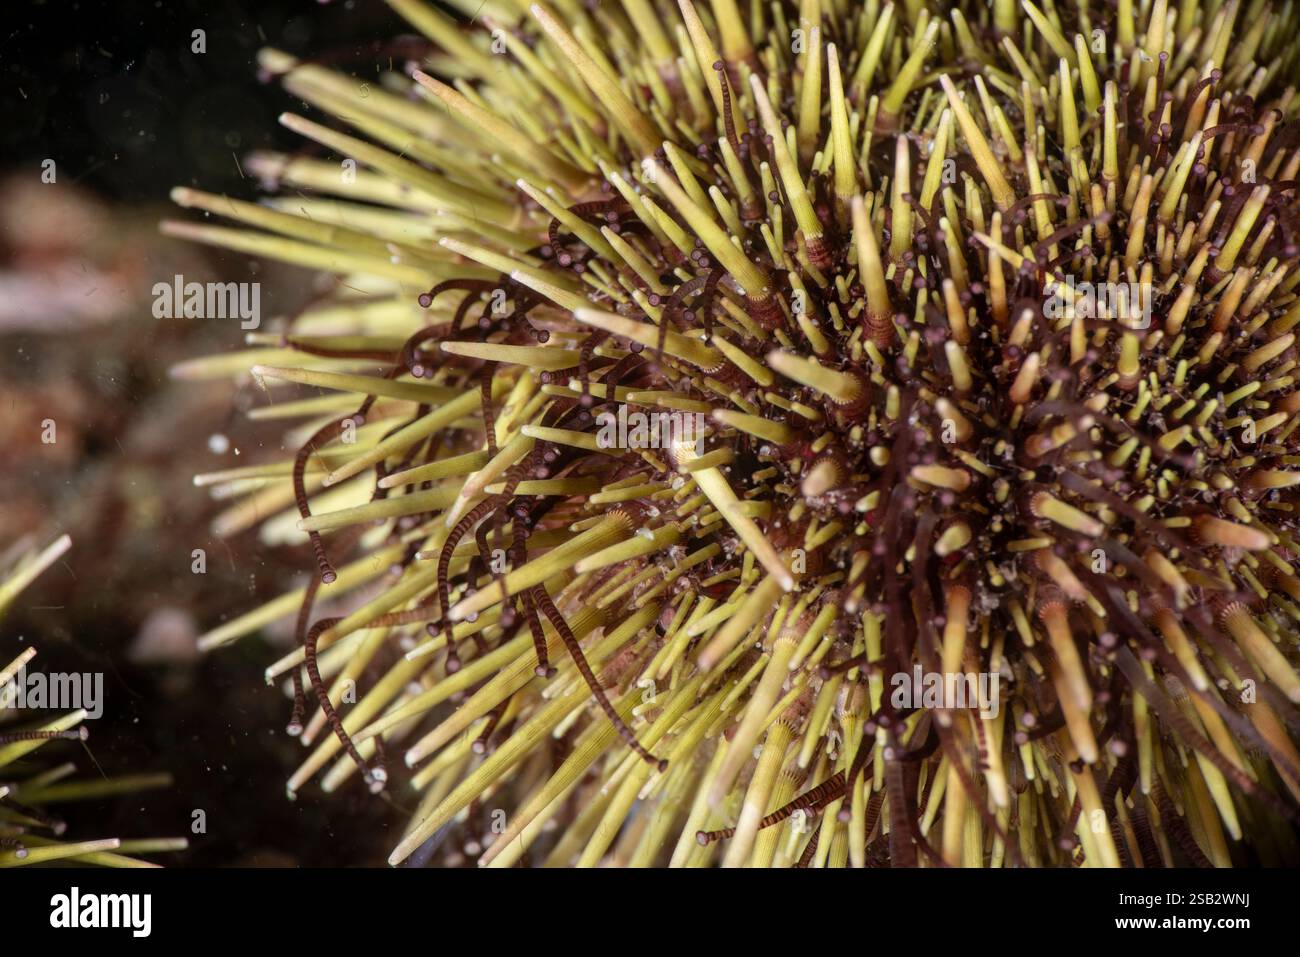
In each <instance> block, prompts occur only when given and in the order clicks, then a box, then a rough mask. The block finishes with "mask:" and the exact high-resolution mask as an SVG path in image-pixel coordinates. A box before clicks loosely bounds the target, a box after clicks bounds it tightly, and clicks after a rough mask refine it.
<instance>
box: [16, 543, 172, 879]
mask: <svg viewBox="0 0 1300 957" xmlns="http://www.w3.org/2000/svg"><path fill="white" fill-rule="evenodd" d="M71 546H72V541H71V539H69V538H68V536H66V535H64V536H61V537H60V538H59V539H57V540H56V541H55V542H53V543H52V544H51V545H49V546H48V547H47V548H45V549H43V550H41V551H40V552H36V551H34V550H33V551H30V552H26V551H24V552H23V553H22V554H19V555H16V556H15V555H11V556H5V557H0V568H3V571H4V577H3V578H0V616H3V615H4V613H5V611H6V609H7V608H8V607H9V606H10V605H11V604H12V603H13V601H14V599H15V598H17V596H18V595H19V593H20V592H22V590H23V589H24V588H26V587H27V586H28V585H30V584H31V583H32V581H34V580H35V579H36V577H37V576H38V575H40V574H41V573H42V572H43V571H44V570H45V569H47V568H48V567H49V566H50V565H52V564H54V563H55V562H56V561H58V560H59V558H60V557H61V556H62V555H63V554H64V553H65V552H67V550H68V549H69V548H70V547H71ZM6 558H7V559H12V567H3V566H5V565H8V564H9V561H7V560H5V559H6ZM4 657H6V658H7V657H8V656H7V655H6V656H4ZM35 657H36V648H35V647H28V648H27V649H26V650H25V651H23V652H22V653H21V654H19V655H18V656H17V657H16V658H14V659H13V660H12V661H9V662H8V663H7V664H5V665H4V666H3V667H0V868H6V867H22V866H27V865H34V864H44V863H48V862H51V861H63V862H70V863H76V864H81V865H96V866H102V867H147V866H151V865H149V864H147V863H146V862H145V861H142V860H140V859H138V858H136V857H133V856H130V855H134V854H154V853H160V852H164V851H177V850H183V849H184V848H185V847H186V846H187V842H186V840H185V839H184V838H157V839H141V840H120V839H118V838H109V839H104V840H67V839H65V834H66V833H67V829H68V825H67V823H66V822H64V821H63V820H62V819H61V818H60V817H59V816H58V815H56V814H55V813H53V812H52V811H51V810H50V808H51V806H52V805H59V804H63V803H66V802H69V801H82V800H87V799H93V798H101V797H104V796H107V795H114V794H125V793H130V792H135V791H142V790H146V789H148V788H156V787H167V786H170V784H171V783H172V782H171V777H170V776H169V775H166V774H137V775H126V776H123V777H117V778H110V777H107V776H105V775H103V774H102V772H101V777H100V778H99V779H95V778H71V777H70V776H71V775H73V774H75V773H76V768H75V767H74V765H72V764H71V763H61V764H58V765H53V766H51V765H49V764H48V762H44V763H42V762H40V761H39V760H38V759H39V758H41V757H43V756H44V755H45V750H44V749H45V748H46V747H47V746H49V745H51V744H53V743H54V742H58V741H85V740H86V739H87V738H88V737H89V734H88V732H87V728H86V725H85V724H84V721H85V720H86V718H87V713H86V711H85V710H84V709H76V710H72V711H69V712H67V713H66V714H63V715H61V716H59V717H57V718H54V719H52V720H48V721H44V722H42V723H39V724H38V725H37V726H35V727H32V726H31V723H30V722H27V721H23V717H22V715H20V714H19V713H18V711H17V709H14V708H12V707H10V705H11V704H12V700H11V698H12V697H13V695H14V685H15V681H16V679H18V678H19V677H20V676H21V675H22V674H23V672H24V669H25V668H26V666H27V664H28V663H29V662H30V661H31V660H32V659H33V658H35ZM11 719H14V720H12V721H11Z"/></svg>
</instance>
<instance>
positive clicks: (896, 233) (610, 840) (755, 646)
mask: <svg viewBox="0 0 1300 957" xmlns="http://www.w3.org/2000/svg"><path fill="white" fill-rule="evenodd" d="M389 2H390V4H391V6H393V7H394V8H395V9H396V10H397V11H398V12H400V13H401V14H402V15H403V16H405V17H406V18H407V19H408V20H410V22H411V23H413V24H414V25H415V26H416V27H417V28H418V29H419V30H420V31H421V32H422V33H424V34H425V35H426V36H427V37H428V39H429V40H430V41H432V47H431V52H429V53H428V56H427V57H426V58H425V59H424V61H423V62H422V63H421V64H420V68H419V69H416V68H414V67H412V69H411V70H410V71H409V73H410V76H409V78H408V77H406V76H402V75H398V74H396V73H394V72H393V71H392V67H391V65H390V66H389V68H388V69H387V70H384V69H382V68H381V69H380V70H379V73H378V79H374V78H369V79H365V80H362V79H358V78H354V77H350V76H346V75H343V74H340V73H336V72H332V71H330V70H328V69H326V68H324V67H322V66H319V65H314V64H312V63H309V62H297V61H295V60H294V59H293V58H291V57H289V56H287V55H286V54H283V53H279V52H275V51H267V52H265V53H264V54H263V57H262V65H263V67H264V68H265V70H266V71H267V72H268V73H271V74H277V75H280V76H282V78H283V81H284V83H285V85H286V87H287V88H288V89H289V91H290V92H291V93H293V94H294V95H295V96H297V97H299V98H301V99H302V100H304V101H306V102H307V103H308V104H310V105H312V106H314V107H316V108H318V109H320V110H321V111H322V112H323V113H325V114H326V115H327V116H329V117H334V118H336V119H337V120H338V121H339V122H340V123H341V124H343V125H345V126H349V127H352V128H353V129H354V130H355V131H357V132H358V133H359V134H360V137H358V136H354V135H352V134H351V133H345V132H341V131H339V130H337V129H334V128H332V127H329V126H326V125H322V124H321V123H319V122H316V121H313V120H309V119H306V118H304V117H302V116H299V115H296V114H286V115H285V116H283V117H282V122H283V123H284V125H285V126H287V127H288V128H290V129H291V130H293V131H295V132H297V133H299V134H301V135H303V136H304V137H306V138H308V139H310V140H312V141H314V142H315V143H316V144H318V145H319V146H320V147H323V148H324V149H325V150H327V151H330V152H332V153H334V154H335V156H336V158H335V159H332V160H331V159H325V158H307V157H304V156H282V155H259V156H255V157H253V158H251V159H250V160H249V161H248V162H247V163H246V167H247V168H251V169H252V170H254V171H255V172H256V174H257V175H259V176H260V177H261V178H262V179H263V180H265V181H267V183H268V184H270V185H272V186H278V187H280V195H279V196H278V198H272V199H269V200H267V201H266V202H265V203H263V204H250V203H247V202H241V201H238V200H234V199H230V198H227V197H223V196H214V195H209V194H204V193H201V192H198V191H196V190H193V189H178V190H176V192H175V194H174V196H175V199H176V200H177V201H178V202H179V203H180V204H181V205H183V206H186V207H189V208H194V209H199V210H204V211H206V212H209V213H213V214H216V215H219V216H224V217H227V218H230V219H233V220H235V221H237V222H241V223H244V224H246V225H248V226H253V227H257V231H252V230H245V229H232V228H228V227H219V226H214V225H208V224H195V223H188V222H173V223H168V224H167V225H166V227H165V228H166V230H167V231H168V232H170V233H172V234H174V235H178V236H183V237H186V238H189V239H193V240H197V241H200V242H208V243H215V244H219V245H224V246H228V247H231V248H234V249H238V250H241V251H245V252H248V253H251V254H253V255H256V256H269V257H274V258H278V259H282V260H285V261H288V262H292V263H297V264H299V265H303V266H306V267H310V268H314V269H323V270H327V271H329V272H333V273H336V274H338V275H340V276H342V277H343V278H342V280H341V281H340V282H339V283H338V285H337V287H336V289H335V291H334V293H333V294H332V295H331V297H330V298H329V300H328V301H327V302H325V303H317V304H315V305H314V306H313V307H312V308H310V309H309V310H307V311H306V312H305V313H304V314H302V315H300V316H297V317H295V318H293V319H292V320H291V321H289V322H286V323H284V324H283V325H282V327H281V328H279V329H277V330H276V331H273V332H264V333H256V334H254V335H252V336H250V337H249V338H250V345H251V346H252V347H253V348H252V349H250V350H249V351H245V352H242V353H236V354H232V355H229V356H223V357H219V358H212V359H204V360H195V361H194V362H192V363H188V364H187V365H185V366H184V367H182V368H181V369H180V370H178V372H179V374H180V375H183V376H191V377H200V376H215V375H229V374H230V373H232V372H236V373H242V372H244V371H246V370H249V369H251V371H252V374H253V375H254V376H255V377H256V378H257V379H258V380H259V381H261V382H262V383H263V385H265V386H266V387H267V388H268V390H269V389H270V387H271V386H272V385H273V384H276V383H283V382H287V383H298V384H300V385H303V386H309V387H314V388H318V389H324V390H327V392H328V394H327V395H324V396H320V397H314V398H294V399H289V400H287V401H284V402H281V403H278V404H275V405H271V406H269V407H268V408H266V409H263V410H259V415H261V416H265V417H281V416H283V417H286V418H288V417H296V418H301V419H304V420H305V422H306V424H305V425H303V426H302V427H301V428H300V429H297V430H295V431H294V432H293V433H291V434H290V436H289V440H288V442H287V443H286V444H287V447H288V448H290V449H293V450H296V454H294V455H292V456H290V457H289V458H285V459H283V460H281V461H278V462H267V463H265V464H261V465H253V466H246V467H243V468H240V469H236V470H231V471H227V472H222V473H217V474H214V475H209V476H204V477H200V481H201V482H204V483H207V484H214V485H216V486H217V487H218V488H219V489H221V490H222V491H224V492H226V493H229V494H233V495H238V496H239V498H238V500H237V501H236V502H235V503H234V504H233V505H232V506H231V508H230V510H229V511H228V512H227V513H226V514H225V515H224V516H223V517H222V519H221V522H220V528H221V530H223V531H227V532H229V531H235V530H238V529H240V528H243V527H247V526H248V525H250V524H253V523H254V522H255V521H257V520H259V519H261V518H262V517H263V516H265V515H267V514H268V513H275V512H281V511H282V512H283V514H281V515H280V516H279V517H275V518H271V519H269V520H268V524H267V525H264V528H270V529H273V530H274V531H273V534H275V535H277V536H280V539H279V540H283V535H284V534H285V532H286V530H289V531H291V529H289V523H290V522H291V521H292V520H298V525H299V527H300V528H301V529H302V530H303V531H305V532H306V533H307V535H308V537H309V539H310V543H311V545H312V547H313V551H314V555H315V566H316V567H315V571H314V573H313V577H312V579H311V581H310V583H309V584H308V585H307V586H306V587H305V588H303V589H300V590H298V591H296V592H293V593H290V594H288V595H285V596H284V597H282V598H280V599H277V600H276V601H274V602H272V603H271V604H269V605H267V606H265V607H263V608H261V609H258V610H256V611H253V612H249V613H247V614H245V615H243V616H241V617H239V618H236V619H234V620H232V621H230V622H227V623H225V624H223V625H222V626H220V627H219V628H217V629H216V630H214V631H213V632H211V633H210V634H208V635H207V636H206V637H205V638H204V644H205V646H206V647H208V648H215V647H218V646H221V645H224V644H226V643H228V642H231V641H234V640H236V639H238V638H240V637H241V636H244V635H247V634H250V633H252V632H254V631H255V630H256V629H258V628H259V627H260V626H262V625H264V624H266V623H268V622H270V621H272V620H275V619H277V618H281V617H284V616H290V615H293V614H296V615H297V622H298V625H297V630H298V636H299V642H300V644H301V645H302V647H300V648H298V649H297V650H296V651H295V652H294V653H292V654H290V655H288V656H286V657H285V658H284V659H282V660H281V661H279V662H277V663H276V664H275V665H273V666H272V667H271V668H270V669H269V670H268V672H267V675H268V678H269V679H271V680H275V679H277V678H282V677H284V676H290V677H292V679H293V681H294V684H295V711H294V716H293V720H292V721H291V730H292V731H293V732H294V733H298V734H303V736H304V740H305V741H308V742H311V743H314V744H315V749H314V750H313V752H312V753H311V756H310V757H309V758H308V759H307V760H306V761H305V762H304V764H303V765H302V767H301V768H300V769H298V771H297V772H296V773H295V774H294V775H293V776H292V778H291V781H290V789H291V791H292V790H296V789H298V788H300V787H301V786H303V785H304V784H305V783H306V782H307V781H308V780H310V779H311V778H312V777H313V776H315V775H316V774H317V773H319V772H322V771H324V772H325V773H324V784H325V787H326V788H327V789H333V788H335V787H337V786H339V785H341V784H343V783H344V782H345V781H346V780H348V779H349V778H350V777H352V776H354V775H355V774H356V773H357V772H358V770H360V772H361V773H362V774H363V775H364V777H365V779H366V780H367V782H368V783H369V784H370V786H371V787H372V788H374V789H379V788H382V787H384V786H386V785H387V784H388V783H389V776H390V771H391V762H389V761H387V758H386V756H387V755H389V754H391V753H393V749H394V748H395V747H400V748H401V749H402V752H400V753H402V754H403V757H404V760H403V761H402V763H404V764H405V765H406V766H407V767H409V768H411V769H413V770H412V774H411V775H410V778H409V787H410V788H412V789H413V793H414V794H416V795H418V800H419V803H418V807H417V808H416V809H415V811H414V814H413V816H412V819H411V822H410V825H409V828H408V830H407V832H406V833H405V835H404V836H403V837H402V839H401V841H400V843H399V844H398V846H397V848H396V849H395V850H394V851H393V854H392V857H391V861H392V862H393V863H400V862H402V861H405V860H407V859H408V858H412V856H413V855H416V854H417V852H418V851H420V849H421V848H422V847H426V848H427V849H426V850H425V851H423V852H421V853H420V857H419V858H418V859H420V860H427V859H429V855H430V854H432V853H433V851H432V849H433V848H434V847H435V846H436V845H437V839H438V838H439V837H440V836H441V837H445V836H447V835H455V836H456V845H455V847H454V848H452V849H450V850H448V848H447V847H443V848H442V849H441V850H440V851H439V854H440V856H439V858H438V860H440V861H442V862H444V863H454V862H456V861H458V860H464V859H465V858H466V857H467V856H468V857H470V858H477V860H478V862H479V863H480V864H490V865H492V866H505V865H510V864H515V863H520V862H528V863H534V864H550V865H566V864H572V863H577V864H579V865H583V866H588V865H597V864H618V865H655V864H672V865H684V866H701V865H706V864H709V863H715V862H719V863H722V864H726V865H751V866H791V865H793V866H819V867H820V866H843V865H846V864H852V865H854V866H859V867H860V866H879V865H883V864H889V865H893V866H906V865H913V864H922V865H930V864H949V865H962V866H987V865H992V866H1001V865H1008V864H1025V865H1031V866H1048V865H1066V866H1068V865H1079V864H1083V865H1086V866H1111V867H1114V866H1120V865H1135V864H1140V865H1141V866H1146V867H1151V866H1161V865H1171V864H1200V865H1205V864H1213V865H1216V866H1227V865H1230V864H1233V863H1248V862H1261V861H1262V862H1273V861H1278V860H1285V859H1294V857H1295V855H1296V847H1295V842H1294V836H1293V834H1292V832H1291V825H1292V824H1293V823H1294V821H1295V820H1296V818H1297V810H1296V808H1297V803H1296V801H1297V798H1300V754H1298V753H1297V751H1296V747H1295V745H1294V743H1293V735H1294V734H1295V733H1296V731H1297V728H1298V727H1300V725H1297V712H1296V703H1297V702H1300V678H1298V677H1297V674H1296V667H1295V663H1296V660H1297V655H1298V654H1300V640H1298V636H1300V630H1298V626H1297V621H1300V578H1297V574H1296V568H1295V564H1294V562H1295V558H1296V556H1297V555H1300V545H1298V544H1297V543H1296V540H1295V538H1294V535H1295V529H1296V528H1297V521H1296V518H1295V508H1296V499H1295V498H1294V496H1293V494H1292V493H1291V491H1290V490H1291V489H1292V488H1293V487H1294V486H1295V485H1296V484H1297V483H1300V472H1298V471H1296V465H1297V462H1298V461H1300V459H1297V457H1296V455H1295V454H1294V451H1293V445H1294V442H1293V439H1292V438H1291V436H1292V433H1293V431H1294V429H1295V427H1296V424H1297V420H1296V419H1295V418H1294V415H1295V413H1296V411H1298V410H1300V401H1298V397H1300V391H1297V390H1296V387H1295V381H1296V380H1295V369H1296V366H1297V352H1296V349H1295V347H1294V342H1295V333H1294V332H1293V329H1294V327H1295V325H1296V324H1297V322H1300V299H1297V297H1296V294H1295V289H1296V286H1297V284H1300V272H1296V271H1295V266H1296V263H1297V260H1298V258H1300V246H1297V243H1296V229H1297V212H1298V211H1300V207H1298V206H1297V200H1296V176H1297V172H1298V171H1300V135H1298V130H1300V127H1298V126H1297V124H1296V113H1297V108H1298V106H1300V104H1297V101H1296V96H1295V90H1294V88H1293V87H1291V86H1289V85H1288V82H1289V80H1290V79H1291V78H1292V77H1294V76H1295V71H1296V66H1297V62H1300V45H1297V43H1296V42H1295V38H1294V31H1295V30H1296V27H1297V21H1296V16H1295V12H1294V10H1293V7H1292V6H1291V5H1290V4H1275V3H1271V2H1268V0H1251V2H1239V0H1226V2H1220V0H1182V2H1179V3H1177V4H1172V3H1168V2H1167V0H1146V2H1136V3H1135V2H1133V0H1119V2H1118V3H1117V4H1115V5H1113V6H1101V5H1091V4H1083V3H1079V2H1076V0H1055V2H1053V0H1044V2H1041V3H1032V2H1029V0H1023V2H1020V3H1016V2H1014V0H994V2H993V3H992V4H991V5H990V4H988V3H984V2H977V3H966V2H959V3H937V2H926V0H908V2H905V3H885V4H882V3H880V2H875V0H872V2H867V3H864V4H856V3H850V2H848V0H820V2H818V0H805V2H802V3H792V2H775V3H771V4H760V3H754V4H752V5H747V7H746V12H743V13H742V11H741V7H740V5H738V4H736V3H735V2H734V0H712V2H711V3H709V4H696V3H692V2H691V0H679V2H677V3H676V4H674V3H670V2H667V0H623V2H621V3H616V4H615V3H608V4H599V5H584V4H580V3H577V2H574V0H570V2H562V3H561V2H555V3H553V4H551V5H541V4H534V5H530V6H527V7H525V5H524V4H522V3H518V2H516V0H489V2H487V3H486V4H483V5H481V7H480V5H479V4H478V3H469V2H458V0H453V6H456V7H458V8H460V9H462V10H463V11H464V12H465V13H466V15H467V16H473V18H474V19H473V20H472V21H471V22H469V23H467V24H463V25H462V24H460V23H458V22H456V21H454V20H453V19H451V18H449V17H448V16H446V15H444V14H443V13H440V12H438V11H437V10H435V9H433V8H432V7H429V6H426V5H424V4H422V3H419V2H416V0H389ZM435 75H437V76H441V77H442V78H443V79H436V78H435ZM426 290H427V291H426ZM634 416H636V417H639V418H636V419H635V420H634ZM696 416H698V419H697V418H695V417H696ZM613 422H617V423H619V426H618V427H617V428H615V430H614V432H613V433H611V434H612V435H614V437H615V439H614V441H612V442H611V441H609V440H608V438H602V430H604V429H607V428H611V423H613ZM692 424H700V425H702V428H703V430H704V434H703V435H699V434H695V433H693V432H689V431H687V429H688V427H689V426H691V425H692ZM345 562H346V563H345ZM336 563H337V564H336ZM327 596H328V597H331V598H336V597H342V598H343V599H345V600H346V602H347V603H346V604H345V605H344V611H343V612H341V613H340V614H339V615H338V616H337V617H328V618H323V619H320V620H316V619H314V618H313V614H314V612H313V609H314V607H315V604H316V603H317V602H318V601H320V600H322V599H324V598H326V597H327ZM304 666H305V671H306V674H305V675H303V674H302V671H303V669H304ZM327 680H329V681H330V682H331V683H330V685H329V686H328V688H327V686H326V681H327ZM979 681H982V682H984V684H982V685H980V684H978V682H979ZM305 685H310V686H311V688H312V689H313V690H314V692H315V695H316V697H317V698H318V699H319V702H320V704H321V706H322V709H323V710H322V711H321V712H320V713H318V714H316V715H315V716H314V717H313V718H312V719H311V720H310V721H307V720H306V718H307V714H306V710H305V695H304V686H305ZM358 686H360V693H359V694H357V695H356V696H355V697H350V696H349V692H350V691H352V690H353V689H357V688H358ZM977 688H980V689H982V690H983V692H984V693H979V694H977V695H976V696H975V697H971V696H969V695H963V694H962V692H963V691H970V692H972V694H975V690H976V689H977ZM990 691H991V694H989V693H988V692H990ZM327 692H328V693H327ZM954 695H955V696H954ZM352 702H355V703H352ZM327 724H328V725H329V726H331V728H332V730H333V732H334V733H333V734H332V735H327V736H325V737H324V738H322V739H321V740H319V741H316V738H317V737H319V736H320V735H321V733H322V732H323V731H324V730H325V727H326V725H327ZM407 786H408V785H407V784H406V783H403V788H405V787H407ZM396 793H398V794H399V796H400V795H401V794H403V793H405V791H404V790H398V791H397V792H396ZM431 840H433V841H434V843H430V842H431Z"/></svg>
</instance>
